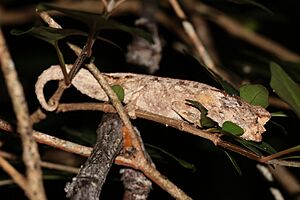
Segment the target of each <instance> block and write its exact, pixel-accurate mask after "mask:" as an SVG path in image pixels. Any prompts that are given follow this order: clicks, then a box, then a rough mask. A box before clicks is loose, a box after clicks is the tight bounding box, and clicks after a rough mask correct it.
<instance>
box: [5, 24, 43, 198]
mask: <svg viewBox="0 0 300 200" xmlns="http://www.w3.org/2000/svg"><path fill="white" fill-rule="evenodd" d="M0 61H1V67H2V71H3V74H4V78H5V81H6V84H7V87H8V92H9V94H10V97H11V100H12V103H13V108H14V111H15V113H16V117H17V122H18V125H17V131H18V133H19V134H20V136H21V139H22V145H23V160H24V164H25V166H26V175H27V179H28V184H27V186H26V187H29V188H30V190H31V192H30V193H29V194H28V195H30V199H37V200H43V199H46V195H45V191H44V186H43V181H42V171H41V167H40V155H39V152H38V146H37V143H36V142H35V141H34V139H33V137H32V128H31V124H30V117H29V112H28V107H27V103H26V99H25V96H24V92H23V88H22V85H21V83H20V82H19V80H18V75H17V72H16V70H15V66H14V62H13V60H12V59H11V56H10V54H9V51H8V48H7V46H6V43H5V39H4V36H3V34H2V31H1V29H0Z"/></svg>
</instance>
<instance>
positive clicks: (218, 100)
mask: <svg viewBox="0 0 300 200" xmlns="http://www.w3.org/2000/svg"><path fill="white" fill-rule="evenodd" d="M71 66H72V65H67V70H69V69H70V68H71ZM103 75H104V76H105V77H106V79H107V81H108V83H109V84H111V85H116V84H117V85H120V86H122V87H123V89H124V91H125V97H124V102H123V103H125V104H126V105H127V109H128V110H129V115H131V116H134V113H135V112H134V111H135V110H136V109H139V110H142V111H147V112H150V113H153V114H157V115H161V116H165V117H169V118H172V119H176V120H185V121H188V122H190V123H192V124H195V125H197V126H200V127H201V125H200V123H199V122H200V111H199V110H198V109H196V108H195V107H193V106H191V105H188V104H187V103H186V100H187V99H188V100H193V101H198V102H199V103H200V104H202V105H203V106H204V107H205V108H206V109H207V116H208V117H210V118H211V119H212V120H214V121H215V122H217V123H218V125H219V126H222V124H223V123H224V122H225V121H230V122H233V123H235V124H237V125H238V126H240V127H241V128H243V130H244V133H243V135H242V136H241V137H242V138H244V139H246V140H251V141H257V142H259V141H261V140H262V136H261V134H262V133H263V132H265V130H266V129H265V128H264V125H265V124H266V122H267V121H269V119H270V118H271V115H270V113H269V112H268V111H266V110H265V109H264V108H262V107H260V106H253V105H250V104H249V103H247V102H245V101H243V100H242V99H240V98H239V97H237V96H231V95H229V94H227V93H225V92H224V91H221V90H219V89H217V88H215V87H212V86H209V85H206V84H203V83H199V82H194V81H188V80H179V79H172V78H163V77H156V76H150V75H141V74H132V73H103ZM62 79H63V74H62V72H61V69H60V67H59V66H58V65H54V66H51V67H50V68H49V69H47V70H45V71H44V72H43V73H42V74H41V75H40V76H39V78H38V80H37V83H36V94H37V98H38V100H39V102H40V104H41V106H42V107H43V108H44V109H45V110H48V111H53V110H55V109H56V107H55V106H51V105H48V104H47V101H46V100H45V97H44V93H43V88H44V86H45V84H46V83H47V82H48V81H51V80H62ZM72 85H73V86H74V87H75V88H76V89H77V90H79V91H80V92H81V93H83V94H85V95H88V96H89V97H91V98H94V99H97V100H100V101H108V97H107V95H106V94H105V92H104V91H103V90H102V88H101V86H100V85H99V84H98V82H97V81H96V80H95V79H94V77H93V76H92V75H91V74H90V72H89V71H87V70H86V69H81V70H80V71H79V72H78V74H77V75H76V77H75V78H74V79H73V81H72Z"/></svg>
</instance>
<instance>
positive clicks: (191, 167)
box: [145, 144, 196, 172]
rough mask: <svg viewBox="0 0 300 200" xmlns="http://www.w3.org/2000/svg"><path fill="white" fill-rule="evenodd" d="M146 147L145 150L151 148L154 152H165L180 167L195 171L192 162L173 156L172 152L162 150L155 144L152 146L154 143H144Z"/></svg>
mask: <svg viewBox="0 0 300 200" xmlns="http://www.w3.org/2000/svg"><path fill="white" fill-rule="evenodd" d="M145 146H146V148H147V151H148V149H149V148H151V150H154V151H156V152H160V153H163V154H165V155H166V156H168V157H170V158H172V159H173V160H175V161H176V162H177V163H178V164H180V165H181V166H182V167H184V168H186V169H191V170H193V172H195V171H196V167H195V165H194V164H192V163H189V162H187V161H185V160H183V159H181V158H178V157H176V156H174V155H173V154H171V153H169V152H167V151H165V150H163V149H162V148H159V147H157V146H154V145H151V144H145Z"/></svg>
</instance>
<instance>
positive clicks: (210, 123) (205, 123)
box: [186, 99, 217, 128]
mask: <svg viewBox="0 0 300 200" xmlns="http://www.w3.org/2000/svg"><path fill="white" fill-rule="evenodd" d="M186 101H187V102H188V103H189V104H191V105H193V106H195V107H196V108H197V109H198V110H200V112H201V116H200V117H201V118H200V124H201V126H202V127H203V128H213V127H217V123H216V122H215V121H214V120H212V119H211V118H209V117H208V116H207V109H206V108H205V107H204V106H203V105H202V104H201V103H199V102H198V101H193V100H189V99H186Z"/></svg>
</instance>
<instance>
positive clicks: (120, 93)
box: [111, 85, 125, 102]
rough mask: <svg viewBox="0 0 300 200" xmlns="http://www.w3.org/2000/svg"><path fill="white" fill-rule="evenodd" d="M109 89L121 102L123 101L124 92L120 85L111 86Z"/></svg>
mask: <svg viewBox="0 0 300 200" xmlns="http://www.w3.org/2000/svg"><path fill="white" fill-rule="evenodd" d="M111 89H113V91H114V92H115V93H116V95H117V96H118V98H119V100H120V101H121V102H123V101H124V97H125V92H124V89H123V88H122V86H120V85H113V86H111Z"/></svg>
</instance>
